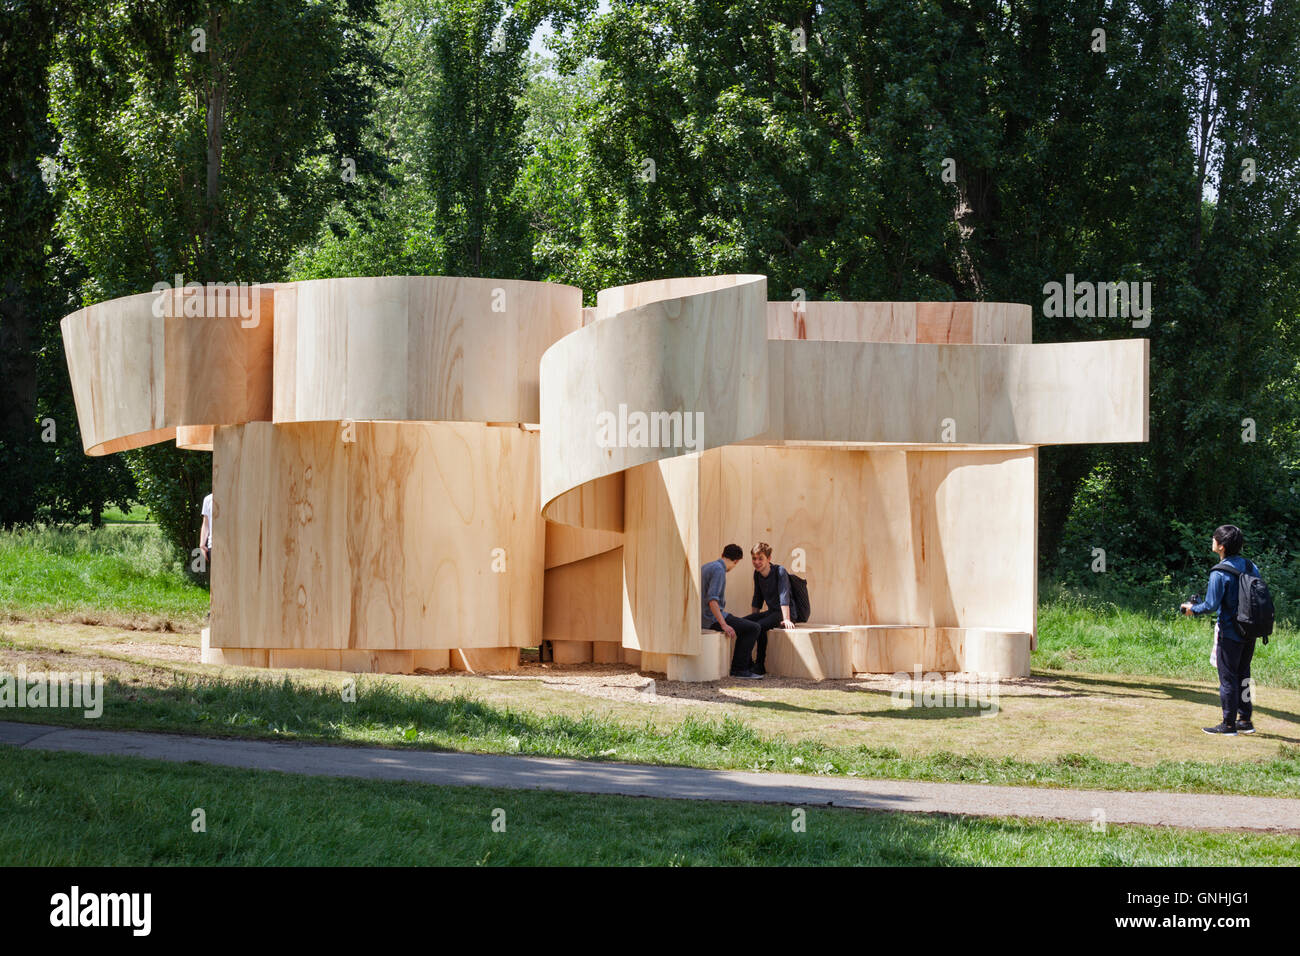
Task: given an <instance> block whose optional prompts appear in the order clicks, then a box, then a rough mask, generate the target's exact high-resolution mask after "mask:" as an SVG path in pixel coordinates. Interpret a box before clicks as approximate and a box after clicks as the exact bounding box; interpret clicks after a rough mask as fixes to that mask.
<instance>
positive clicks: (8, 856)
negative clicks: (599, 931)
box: [0, 748, 1297, 866]
mask: <svg viewBox="0 0 1300 956" xmlns="http://www.w3.org/2000/svg"><path fill="white" fill-rule="evenodd" d="M197 808H202V809H203V811H204V813H205V815H206V820H205V823H206V832H201V833H196V832H194V830H193V829H192V825H193V821H194V819H195V818H194V816H193V811H194V810H195V809H197ZM498 810H499V811H504V817H502V814H500V813H496V812H495V811H498ZM793 810H794V808H792V807H788V806H761V805H752V804H718V803H705V802H694V801H669V800H648V799H641V798H635V797H611V796H591V795H584V794H562V793H545V792H536V791H513V790H512V791H502V790H492V789H479V788H473V787H434V786H428V785H424V784H416V783H394V782H387V781H384V782H380V781H359V780H337V779H328V778H322V777H297V776H293V775H289V774H278V773H269V772H265V771H254V770H238V769H231V768H227V767H205V766H202V765H198V764H171V763H165V762H162V761H153V760H143V759H140V758H134V757H98V756H86V755H81V754H67V753H41V752H35V751H22V750H16V749H14V748H0V866H14V865H30V866H60V865H78V866H140V865H178V866H181V865H245V866H260V865H273V866H300V865H307V866H311V865H337V864H347V865H354V866H367V865H380V866H390V865H398V866H402V865H453V866H454V865H464V866H468V865H532V866H540V865H548V866H555V865H584V864H608V865H652V866H664V865H666V866H701V865H761V866H804V865H830V866H843V865H927V866H954V865H956V866H962V865H978V864H992V865H1069V866H1095V865H1100V866H1227V865H1231V866H1241V865H1247V866H1258V865H1279V864H1291V865H1294V864H1295V863H1296V862H1297V852H1296V843H1297V841H1296V839H1295V838H1294V837H1291V836H1281V835H1278V836H1274V835H1258V834H1242V833H1220V832H1198V831H1187V830H1176V829H1164V828H1155V827H1135V826H1124V827H1120V826H1110V827H1107V828H1106V829H1105V831H1104V832H1094V831H1093V830H1092V828H1091V827H1090V826H1088V825H1086V824H1068V823H1049V822H1038V821H1026V820H1018V819H971V818H962V817H951V816H941V815H933V816H930V815H917V814H890V813H875V812H863V811H854V810H843V809H825V808H823V809H812V808H808V809H806V811H805V812H806V817H805V821H804V822H805V830H804V832H795V830H794V828H793V827H792V823H793V821H794V819H795V817H794V814H793ZM494 819H495V820H497V821H501V820H504V826H505V831H504V832H496V831H494V829H493V821H494Z"/></svg>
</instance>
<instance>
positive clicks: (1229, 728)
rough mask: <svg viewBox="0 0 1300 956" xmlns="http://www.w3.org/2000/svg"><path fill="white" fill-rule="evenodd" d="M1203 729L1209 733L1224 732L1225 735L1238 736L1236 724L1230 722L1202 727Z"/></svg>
mask: <svg viewBox="0 0 1300 956" xmlns="http://www.w3.org/2000/svg"><path fill="white" fill-rule="evenodd" d="M1201 729H1202V730H1203V731H1205V732H1206V733H1207V734H1222V735H1223V736H1224V737H1235V736H1237V725H1236V724H1228V723H1223V724H1215V725H1214V726H1213V727H1202V728H1201Z"/></svg>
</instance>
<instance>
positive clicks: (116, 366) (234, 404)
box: [61, 285, 274, 455]
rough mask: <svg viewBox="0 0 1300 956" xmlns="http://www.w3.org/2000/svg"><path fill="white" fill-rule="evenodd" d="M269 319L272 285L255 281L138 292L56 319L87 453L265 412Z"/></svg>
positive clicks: (234, 421)
mask: <svg viewBox="0 0 1300 956" xmlns="http://www.w3.org/2000/svg"><path fill="white" fill-rule="evenodd" d="M273 327H274V311H273V303H272V299H271V292H270V290H268V289H264V288H261V287H257V286H243V287H237V286H236V287H211V288H205V287H199V286H197V285H196V286H193V287H189V288H181V289H175V290H165V291H162V292H145V293H141V294H139V295H130V296H125V297H123V298H120V299H112V300H110V301H108V302H101V303H99V304H98V305H92V306H88V307H86V308H84V309H80V310H78V311H77V312H74V313H72V314H71V315H69V316H67V317H66V318H64V319H63V322H62V323H61V328H62V332H63V345H64V350H65V352H66V354H67V360H68V371H69V373H70V375H71V378H72V392H73V397H74V400H75V401H76V405H77V420H78V422H79V423H80V425H81V439H82V444H83V446H84V448H85V451H86V453H87V454H88V455H105V454H110V453H112V452H118V451H125V450H127V449H131V448H139V447H141V446H143V445H151V444H154V443H155V442H160V441H170V440H171V439H173V438H175V437H176V430H177V428H178V427H183V426H202V425H223V424H237V423H241V422H250V421H263V420H267V419H269V418H270V417H271V361H272V342H273Z"/></svg>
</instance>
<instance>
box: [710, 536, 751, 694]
mask: <svg viewBox="0 0 1300 956" xmlns="http://www.w3.org/2000/svg"><path fill="white" fill-rule="evenodd" d="M744 556H745V552H744V551H742V550H740V545H738V544H729V545H727V546H726V547H725V548H723V549H722V557H720V558H718V560H716V561H710V562H709V563H708V564H705V565H704V566H702V567H701V568H700V603H701V604H702V605H703V607H702V608H701V609H700V610H701V612H702V616H703V620H702V621H701V624H702V626H703V627H705V628H707V629H709V630H712V631H721V632H722V633H723V634H725V635H727V637H730V638H732V639H734V640H735V642H736V646H735V647H734V648H733V649H732V654H731V676H732V677H739V678H740V679H742V680H757V679H758V678H759V677H760V676H761V675H759V674H755V673H754V672H753V671H752V670H750V667H749V662H750V655H751V654H752V653H753V652H754V639H755V638H756V637H758V626H757V625H756V624H753V623H751V622H750V621H748V620H746V619H745V618H743V617H736V615H734V614H728V613H726V610H725V609H726V607H727V598H726V593H727V572H728V571H730V570H731V569H732V568H734V567H735V566H736V565H737V564H739V563H740V559H741V558H743V557H744Z"/></svg>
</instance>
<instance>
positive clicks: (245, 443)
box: [211, 422, 545, 650]
mask: <svg viewBox="0 0 1300 956" xmlns="http://www.w3.org/2000/svg"><path fill="white" fill-rule="evenodd" d="M345 428H346V426H344V425H341V424H339V423H337V422H322V423H311V424H294V425H271V424H253V425H247V426H236V427H229V428H219V429H218V430H217V433H216V442H215V443H216V451H215V463H214V487H213V503H214V505H215V509H216V513H215V517H214V524H215V527H216V535H215V538H214V548H213V582H212V584H213V610H212V629H211V631H212V633H211V643H212V646H213V647H277V648H295V649H305V648H321V649H365V650H420V649H435V648H438V649H440V648H488V647H523V646H529V645H535V644H536V643H537V641H538V639H539V637H540V634H541V623H542V586H543V585H542V573H543V564H544V549H545V530H544V526H543V521H542V517H541V508H540V503H539V501H538V495H537V434H536V432H532V431H527V430H524V429H521V428H517V427H493V426H487V425H476V424H460V423H446V422H443V423H401V422H376V423H369V422H357V423H355V424H352V425H351V426H350V428H351V432H350V435H351V440H348V435H349V433H348V432H347V431H345Z"/></svg>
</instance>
